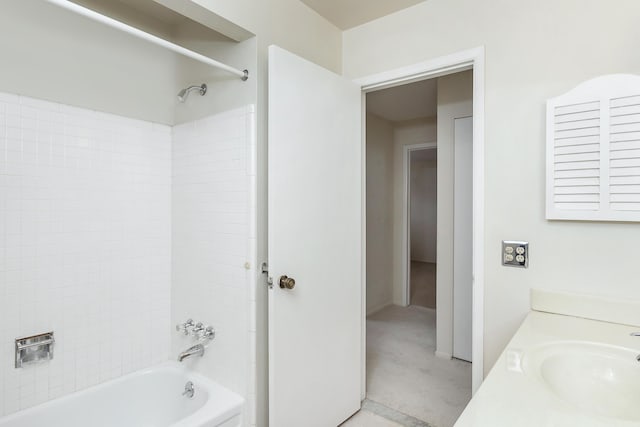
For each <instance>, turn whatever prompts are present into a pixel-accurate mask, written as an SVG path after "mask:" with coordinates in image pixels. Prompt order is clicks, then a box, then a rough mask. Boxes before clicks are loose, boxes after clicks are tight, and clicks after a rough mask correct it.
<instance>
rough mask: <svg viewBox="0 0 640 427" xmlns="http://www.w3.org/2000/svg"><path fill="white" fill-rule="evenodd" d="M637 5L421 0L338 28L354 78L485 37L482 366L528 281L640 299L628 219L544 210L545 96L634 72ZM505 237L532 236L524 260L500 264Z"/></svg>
mask: <svg viewBox="0 0 640 427" xmlns="http://www.w3.org/2000/svg"><path fill="white" fill-rule="evenodd" d="M639 14H640V3H638V2H637V1H635V0H620V1H618V2H616V3H615V5H613V4H612V3H611V2H610V1H607V0H593V1H590V2H584V1H581V0H566V1H562V2H557V1H553V0H543V1H539V2H524V1H512V2H505V1H500V0H486V1H482V2H478V1H473V0H429V1H428V2H423V3H420V4H419V5H416V6H414V7H411V8H409V9H406V10H404V11H400V12H398V13H395V14H393V15H390V16H388V17H385V18H382V19H379V20H376V21H374V22H371V23H368V24H365V25H362V26H360V27H357V28H354V29H352V30H349V31H346V32H345V33H344V36H343V46H344V49H343V70H344V74H345V75H346V76H348V77H354V78H355V77H361V76H366V75H370V74H373V73H376V72H380V71H384V70H389V69H394V68H397V67H400V66H405V65H409V64H414V63H417V62H420V61H424V60H428V59H431V58H435V57H439V56H442V55H446V54H450V53H453V52H457V51H461V50H465V49H469V48H473V47H476V46H480V45H484V46H485V52H486V57H485V66H486V77H485V85H486V86H485V88H486V89H485V91H486V102H485V108H486V113H485V117H486V129H485V132H486V133H485V140H486V141H487V143H486V148H485V170H486V176H485V186H486V189H485V200H484V203H485V218H486V223H485V230H486V234H485V238H486V245H485V251H486V260H485V265H484V269H485V299H484V300H485V325H484V326H485V337H484V346H485V373H487V372H488V370H489V368H490V367H491V366H492V365H493V363H494V361H495V360H496V358H497V357H498V355H499V354H500V352H501V351H502V349H503V348H504V346H505V345H506V343H507V342H508V340H509V338H510V337H511V335H512V334H513V333H514V332H515V330H516V329H517V327H518V325H519V324H520V322H521V321H522V319H523V318H524V316H525V315H526V313H527V312H528V310H529V289H530V288H531V287H543V288H549V289H553V290H569V291H580V292H587V293H595V294H609V295H616V296H618V297H623V298H640V288H639V287H638V286H637V277H638V273H639V271H638V266H637V262H636V261H635V257H636V255H635V249H634V248H635V247H636V246H637V242H638V240H640V228H638V227H637V225H635V224H628V223H606V224H604V223H584V222H580V223H579V222H556V221H546V220H545V219H544V183H545V179H544V171H545V164H544V158H545V157H544V154H545V148H544V140H545V120H544V111H545V102H546V100H547V99H548V98H551V97H554V96H557V95H558V94H561V93H564V92H566V91H567V90H569V89H571V88H572V87H574V86H576V85H577V84H578V83H580V82H582V81H584V80H586V79H590V78H592V77H595V76H598V75H602V74H609V73H633V74H639V73H640V56H638V55H634V54H633V52H635V51H636V50H637V46H636V44H637V40H638V39H639V38H640V26H638V25H637V16H638V15H639ZM593 28H597V29H598V31H592V29H593ZM442 169H444V168H442ZM514 174H517V175H518V177H519V179H511V177H512V176H513V175H514ZM438 216H439V218H441V216H440V215H438ZM510 238H516V239H523V240H528V241H529V242H530V243H531V254H532V257H531V264H530V267H529V269H527V270H521V269H514V268H504V267H502V266H501V265H500V263H499V259H498V257H499V245H500V241H501V240H502V239H510ZM439 241H440V239H439Z"/></svg>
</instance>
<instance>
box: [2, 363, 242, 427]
mask: <svg viewBox="0 0 640 427" xmlns="http://www.w3.org/2000/svg"><path fill="white" fill-rule="evenodd" d="M187 381H191V382H193V384H194V388H195V395H194V396H193V398H192V399H189V398H187V397H185V396H183V395H182V393H183V391H184V387H185V384H186V383H187ZM243 403H244V400H243V399H242V397H240V396H238V395H237V394H235V393H233V392H231V391H229V390H227V389H225V388H224V387H222V386H220V385H218V384H216V383H215V382H213V381H211V380H209V379H207V378H205V377H203V376H202V375H199V374H195V373H192V372H190V371H189V370H187V369H186V368H185V367H184V366H183V365H180V364H178V363H177V362H167V363H164V364H162V365H158V366H155V367H153V368H150V369H146V370H143V371H138V372H134V373H132V374H129V375H126V376H124V377H121V378H118V379H115V380H112V381H109V382H106V383H103V384H100V385H97V386H94V387H91V388H88V389H86V390H83V391H80V392H77V393H74V394H71V395H69V396H65V397H62V398H60V399H55V400H52V401H50V402H47V403H43V404H42V405H38V406H35V407H33V408H30V409H27V410H25V411H21V412H17V413H15V414H12V415H9V416H7V417H4V418H0V427H41V426H42V427H86V426H91V427H116V426H117V427H238V426H240V424H241V411H242V405H243Z"/></svg>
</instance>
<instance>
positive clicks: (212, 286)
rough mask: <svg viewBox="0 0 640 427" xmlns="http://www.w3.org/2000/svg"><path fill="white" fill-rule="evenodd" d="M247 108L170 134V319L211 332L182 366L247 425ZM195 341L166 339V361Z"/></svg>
mask: <svg viewBox="0 0 640 427" xmlns="http://www.w3.org/2000/svg"><path fill="white" fill-rule="evenodd" d="M254 123H255V110H254V107H253V106H248V107H242V108H238V109H234V110H230V111H227V112H224V113H219V114H216V115H213V116H210V117H207V118H204V119H201V120H197V121H193V122H188V123H184V124H182V125H180V126H176V127H174V128H173V144H172V157H173V177H172V221H173V227H172V249H173V250H172V287H171V320H172V323H174V324H178V323H183V322H184V321H186V320H187V319H189V318H192V319H193V320H194V321H196V322H199V321H200V322H203V323H204V324H205V325H212V326H214V328H215V329H216V337H215V340H214V341H213V342H212V343H211V344H210V345H209V346H208V347H207V350H206V353H205V355H204V357H202V358H197V359H192V360H187V361H185V362H184V363H187V364H188V365H190V366H192V367H194V368H195V369H196V370H198V371H199V372H201V373H203V374H205V375H207V376H208V377H210V378H212V379H214V380H215V381H217V382H219V383H220V384H222V385H224V386H226V387H228V388H230V389H231V390H233V391H235V392H237V393H239V394H240V395H241V396H243V397H244V398H245V399H246V400H247V404H246V405H245V406H244V416H243V420H244V423H245V424H244V425H246V426H249V425H255V423H256V418H255V402H256V395H255V375H256V354H255V352H254V351H252V349H253V348H255V340H256V332H255V331H256V324H255V308H256V296H255V290H256V278H255V275H253V274H252V273H251V270H248V269H247V268H246V266H245V264H247V263H248V265H249V267H250V268H251V267H252V266H255V264H256V253H255V248H256V236H255V223H256V210H255V186H256V175H255V166H256V157H255V149H256V146H255V133H254V129H255V127H254V126H255V124H254ZM194 344H195V342H194V340H193V338H192V337H185V336H184V335H181V334H177V333H174V334H173V335H172V342H171V355H172V357H176V356H177V354H178V353H179V352H181V351H183V350H185V349H187V348H189V347H190V346H192V345H194Z"/></svg>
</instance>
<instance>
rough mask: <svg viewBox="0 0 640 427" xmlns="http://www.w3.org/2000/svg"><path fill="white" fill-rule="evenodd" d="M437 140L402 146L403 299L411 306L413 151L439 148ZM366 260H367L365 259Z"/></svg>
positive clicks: (405, 303) (406, 304)
mask: <svg viewBox="0 0 640 427" xmlns="http://www.w3.org/2000/svg"><path fill="white" fill-rule="evenodd" d="M437 148H438V143H437V142H426V143H423V144H412V145H405V146H403V147H402V179H403V180H404V183H403V185H402V188H403V191H402V263H403V265H404V268H403V269H402V283H404V286H403V287H402V301H403V304H404V305H405V307H406V306H409V305H410V304H411V208H410V205H411V179H410V177H409V174H410V173H411V157H410V155H411V152H412V151H420V150H437ZM365 262H366V260H365Z"/></svg>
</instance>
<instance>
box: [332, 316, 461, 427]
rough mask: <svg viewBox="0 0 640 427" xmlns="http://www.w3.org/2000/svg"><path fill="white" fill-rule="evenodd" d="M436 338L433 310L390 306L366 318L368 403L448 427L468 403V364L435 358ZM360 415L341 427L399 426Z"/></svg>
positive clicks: (438, 426) (379, 416)
mask: <svg viewBox="0 0 640 427" xmlns="http://www.w3.org/2000/svg"><path fill="white" fill-rule="evenodd" d="M435 336H436V333H435V310H430V309H425V308H421V307H414V306H410V307H406V308H405V307H398V306H389V307H387V308H385V309H383V310H381V311H379V312H377V313H375V314H373V315H371V316H370V317H369V318H368V319H367V399H368V400H371V401H373V402H377V403H380V404H381V405H384V406H386V407H388V408H392V409H393V410H395V411H398V412H400V413H403V414H407V415H409V416H411V417H415V418H417V419H419V420H422V421H424V422H426V424H428V425H431V426H433V427H451V426H453V424H454V423H455V421H456V420H457V418H458V417H459V416H460V414H461V413H462V411H463V409H464V407H465V406H466V405H467V403H468V402H469V399H470V398H471V364H470V363H467V362H463V361H460V360H456V359H452V360H443V359H439V358H437V357H435V355H434V351H435ZM364 412H368V411H367V410H366V407H365V409H364V410H362V411H360V412H359V413H358V414H356V416H354V417H352V418H351V419H350V420H348V421H347V422H346V423H344V424H343V425H345V426H349V427H357V426H363V425H367V426H368V425H370V426H389V427H396V426H398V425H402V424H398V423H394V422H390V421H389V420H388V419H387V420H386V421H385V420H384V419H382V420H380V419H379V418H381V417H384V416H385V415H384V414H382V415H381V414H375V415H376V417H375V418H371V415H372V414H363V413H364ZM367 423H369V424H367Z"/></svg>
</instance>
